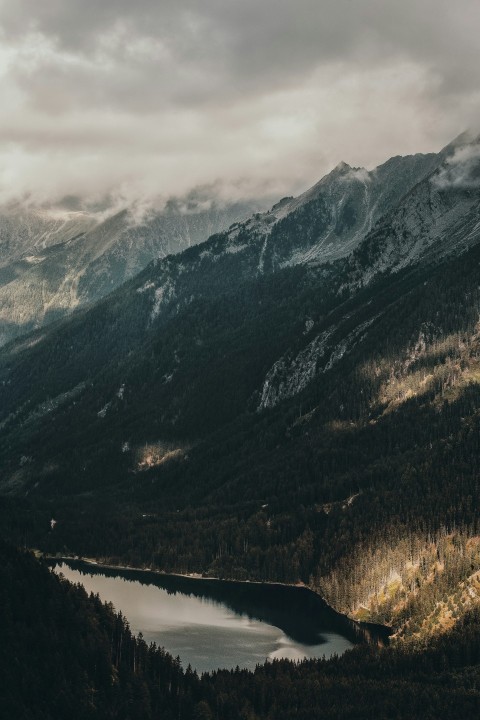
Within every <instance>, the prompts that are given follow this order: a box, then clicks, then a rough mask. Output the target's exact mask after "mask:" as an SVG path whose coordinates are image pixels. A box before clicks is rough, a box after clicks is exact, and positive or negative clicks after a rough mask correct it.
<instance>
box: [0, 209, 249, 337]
mask: <svg viewBox="0 0 480 720" xmlns="http://www.w3.org/2000/svg"><path fill="white" fill-rule="evenodd" d="M207 200H208V201H207ZM207 200H205V198H204V199H203V200H202V198H196V199H195V198H194V197H193V196H192V198H191V199H190V200H189V199H188V198H186V199H185V200H184V201H181V200H170V201H169V202H168V203H167V205H166V207H165V209H164V210H163V211H161V212H157V211H153V210H150V211H146V212H145V213H144V214H143V216H138V217H137V213H136V211H135V208H132V209H124V210H121V211H120V212H112V211H110V212H109V211H108V210H107V211H105V210H103V211H101V212H100V211H97V212H95V211H66V210H65V211H59V210H54V209H50V210H49V209H47V210H42V211H38V210H24V209H22V208H18V207H14V208H10V209H7V210H5V211H4V212H3V214H2V215H1V216H0V256H1V262H0V308H1V310H0V345H1V344H5V343H6V342H8V341H9V340H11V339H12V338H14V337H16V336H18V335H21V334H23V333H25V332H28V331H30V330H32V329H33V328H37V327H42V326H44V325H46V324H48V323H49V322H52V321H53V320H55V319H59V318H61V317H64V316H65V315H68V314H70V313H71V312H72V311H73V310H75V309H76V308H78V307H81V306H83V305H87V304H90V303H92V302H94V301H95V300H98V299H99V298H101V297H103V296H104V295H106V294H108V293H109V292H111V290H113V289H114V288H115V287H117V286H118V285H120V284H121V283H122V282H124V281H125V280H127V279H128V278H130V277H132V276H134V275H135V274H136V273H138V272H139V271H140V270H142V269H143V268H144V267H145V266H146V265H147V264H148V263H149V262H150V261H151V260H152V259H153V258H158V257H165V256H166V255H169V254H171V253H175V252H179V251H181V250H183V249H185V248H186V247H190V246H191V245H194V244H196V243H198V242H201V241H203V240H204V239H205V238H206V237H208V236H209V235H211V234H212V233H214V232H218V231H220V230H224V229H226V228H227V227H229V225H231V224H232V223H233V222H235V221H238V220H239V219H244V218H245V217H248V216H249V215H250V214H251V213H252V212H253V211H254V210H257V209H259V208H261V207H262V204H261V203H257V202H256V201H250V202H237V203H234V202H232V203H229V204H220V203H218V202H216V201H215V200H212V199H207ZM105 216H106V217H105Z"/></svg>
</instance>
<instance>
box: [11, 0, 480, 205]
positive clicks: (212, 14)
mask: <svg viewBox="0 0 480 720" xmlns="http://www.w3.org/2000/svg"><path fill="white" fill-rule="evenodd" d="M479 27H480V3H479V2H478V0H457V1H456V2H455V3H453V2H452V0H402V2H399V0H295V1H293V0H261V2H259V1H258V0H201V1H200V0H136V1H135V2H133V1H132V0H0V92H1V98H2V101H1V110H0V201H6V200H11V199H14V198H19V197H29V198H30V199H31V200H33V201H35V202H43V201H49V200H58V199H59V198H61V197H62V196H63V195H66V194H80V195H82V196H83V197H86V198H95V197H97V196H101V195H104V194H111V195H114V196H120V197H125V198H126V199H129V198H134V197H138V198H149V197H155V196H158V195H161V196H164V197H167V196H169V195H172V194H179V193H183V192H184V191H186V190H189V189H190V188H192V187H195V186H198V185H208V184H210V183H213V184H214V186H215V187H216V188H217V189H219V188H221V192H222V193H223V194H224V195H225V196H232V195H233V196H235V195H238V196H239V197H240V196H248V195H250V194H252V193H255V194H267V193H268V194H269V195H277V194H278V195H282V194H286V193H289V194H290V193H295V192H298V191H300V190H303V189H305V188H306V187H308V186H309V185H311V184H312V183H313V182H315V181H316V180H318V179H319V178H320V177H321V176H322V175H323V174H324V173H325V172H327V171H328V170H329V169H330V168H331V167H333V166H334V165H336V164H337V163H338V162H339V161H340V160H345V161H346V162H348V163H350V164H351V165H355V166H359V165H362V166H367V167H373V166H374V165H376V164H378V163H380V162H382V161H383V160H385V159H387V158H388V157H390V156H391V155H395V154H406V153H413V152H418V151H431V150H438V149H440V147H441V146H442V145H444V144H446V143H447V142H448V141H449V140H450V139H452V138H453V137H454V136H456V135H457V134H459V133H460V132H461V131H462V130H464V129H465V128H467V127H472V126H473V127H477V126H478V124H479V123H478V118H479V117H480V112H479V111H480V83H479V72H480V71H479V68H480V43H479V42H478V28H479Z"/></svg>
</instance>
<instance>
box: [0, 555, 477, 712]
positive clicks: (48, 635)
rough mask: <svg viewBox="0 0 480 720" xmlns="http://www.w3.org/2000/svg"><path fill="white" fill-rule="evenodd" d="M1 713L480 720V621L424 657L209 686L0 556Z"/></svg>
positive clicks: (391, 657) (77, 594) (262, 674)
mask: <svg viewBox="0 0 480 720" xmlns="http://www.w3.org/2000/svg"><path fill="white" fill-rule="evenodd" d="M0 580H1V582H0V610H1V615H2V643H1V645H0V676H1V678H2V682H1V684H0V701H1V713H2V717H5V718H7V717H8V718H14V717H15V718H25V720H27V718H28V720H37V719H38V720H50V719H51V720H56V719H57V718H58V720H64V718H66V717H70V718H72V719H77V718H78V719H82V720H84V719H85V720H88V719H90V718H92V719H94V718H99V719H100V718H102V720H103V719H107V718H112V719H114V718H115V719H117V718H118V719H122V720H137V719H138V720H149V719H150V718H151V719H152V720H154V719H156V718H158V719H160V718H162V719H165V718H166V719H170V718H171V719H172V720H174V719H175V720H199V719H200V718H202V719H203V720H206V719H214V718H215V719H218V720H247V719H248V720H263V719H265V720H266V719H267V718H275V719H277V718H278V720H287V719H288V720H289V719H290V718H291V719H292V720H293V719H294V718H295V719H297V718H304V719H305V720H306V719H307V718H313V717H318V718H325V719H326V720H330V719H331V720H333V719H334V718H337V719H338V720H340V718H341V719H342V720H343V719H345V718H349V719H350V718H351V719H352V720H354V719H356V718H358V719H360V718H361V719H365V718H379V719H381V718H388V719H391V718H419V719H420V718H422V719H424V718H427V719H430V718H431V719H432V720H433V719H434V718H435V719H438V718H445V719H447V718H448V719H449V720H456V719H458V720H460V719H461V720H465V718H473V717H476V716H477V715H478V713H479V712H480V687H479V681H480V680H479V671H478V663H479V662H480V654H479V653H480V615H479V611H478V609H477V610H472V611H470V612H469V613H467V614H466V615H465V616H464V617H463V618H462V621H461V622H460V623H459V624H458V625H457V626H456V627H455V628H454V629H453V630H452V631H450V632H449V633H447V634H445V635H443V636H442V637H441V638H438V639H435V640H430V641H429V642H428V643H425V644H424V646H423V647H421V648H419V647H415V648H411V647H403V648H396V649H391V648H390V649H383V650H381V649H375V648H373V647H371V648H369V649H368V648H365V647H360V648H358V649H355V650H352V651H349V652H347V653H346V654H345V655H344V656H342V657H341V658H336V659H335V658H334V659H332V660H329V661H321V660H319V661H303V662H299V663H292V662H289V661H273V662H269V663H267V664H266V665H264V666H259V667H257V669H256V670H255V672H253V673H252V672H248V671H245V670H238V669H237V670H232V671H225V670H223V671H218V672H215V673H211V674H204V675H203V676H201V677H198V675H197V674H196V673H195V672H193V671H192V670H191V669H190V668H182V666H181V664H180V661H179V659H175V658H172V657H171V656H170V655H168V654H167V653H166V652H165V651H164V650H162V649H161V648H158V647H155V646H154V645H151V646H150V647H148V646H147V645H146V643H145V642H144V641H143V639H142V638H141V637H139V638H136V637H133V636H132V633H131V631H130V629H129V626H128V621H127V619H126V618H124V617H122V616H121V614H117V613H116V612H115V610H114V608H112V607H111V605H108V604H102V602H101V601H100V600H99V598H98V596H93V595H91V596H90V597H89V596H87V594H86V592H85V590H84V589H83V588H82V587H81V586H74V585H71V584H70V583H68V582H67V581H65V580H62V579H60V578H58V577H57V576H56V575H54V574H52V573H51V572H50V571H49V570H48V568H47V567H46V566H45V565H43V564H41V562H39V561H38V560H36V559H35V558H34V557H33V556H32V555H30V554H29V553H25V552H23V551H17V550H15V549H14V548H13V547H12V546H11V545H7V544H5V543H4V542H3V541H2V542H1V544H0Z"/></svg>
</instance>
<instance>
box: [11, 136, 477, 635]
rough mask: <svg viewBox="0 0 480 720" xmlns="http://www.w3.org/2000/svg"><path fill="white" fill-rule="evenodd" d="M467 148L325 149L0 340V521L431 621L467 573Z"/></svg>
mask: <svg viewBox="0 0 480 720" xmlns="http://www.w3.org/2000/svg"><path fill="white" fill-rule="evenodd" d="M479 148H480V144H479V141H478V139H469V138H465V137H463V138H460V139H457V141H455V142H454V143H452V144H451V145H450V146H447V148H445V150H443V151H442V152H441V153H439V154H438V155H435V156H432V155H425V156H413V157H408V158H403V159H401V158H394V159H392V160H391V161H389V162H387V163H385V164H384V165H382V166H380V168H378V169H377V170H376V171H372V172H371V173H366V171H359V170H352V169H351V168H348V166H345V165H344V164H342V165H340V166H338V167H337V168H335V170H334V171H333V172H332V173H330V174H329V175H328V176H326V178H324V179H323V180H321V181H320V183H318V184H317V185H316V186H315V187H314V188H313V189H312V190H311V191H309V192H307V193H306V194H305V195H303V196H301V197H300V198H297V199H296V200H293V199H284V200H283V201H280V203H278V204H277V205H276V206H274V207H273V208H272V210H271V211H270V212H267V213H263V214H256V215H255V216H253V217H252V218H250V219H249V220H247V221H245V222H243V223H238V224H236V225H234V226H233V227H230V228H229V229H228V230H227V231H225V232H223V233H219V234H216V235H214V236H212V237H211V238H210V239H209V240H208V241H207V242H205V243H202V244H200V245H197V246H195V247H192V248H189V249H187V250H185V251H184V252H183V253H181V254H179V255H176V256H169V257H168V258H165V259H163V260H158V261H156V262H153V263H151V264H150V265H148V266H147V267H146V268H145V269H144V270H143V271H142V272H141V273H139V274H138V275H136V276H135V277H134V278H132V279H131V280H129V281H128V282H127V283H125V284H124V285H122V286H121V287H120V288H118V289H117V290H115V291H114V292H113V293H112V294H110V295H109V296H108V297H106V298H104V299H102V300H101V301H100V302H98V303H96V304H95V305H94V306H93V307H91V308H88V309H84V310H80V311H78V312H77V313H76V314H75V315H74V316H73V317H72V318H71V319H69V320H68V321H63V322H60V323H56V324H55V325H52V326H51V327H50V328H49V329H44V330H42V331H41V332H35V333H32V334H30V335H28V336H26V337H24V338H22V339H21V340H19V341H17V342H16V343H12V344H10V345H9V346H7V347H6V348H4V349H3V352H2V353H1V355H0V400H1V401H0V408H1V416H0V423H1V431H2V435H1V439H0V458H1V466H2V468H3V470H2V476H1V480H0V488H1V491H2V493H3V499H2V503H3V510H2V513H3V514H2V522H3V524H4V527H5V529H6V530H5V531H6V532H8V533H9V534H10V535H11V536H12V537H19V538H22V537H24V536H25V534H26V533H27V534H28V535H29V537H30V542H32V543H35V544H38V545H40V546H42V547H44V548H46V549H49V550H51V551H54V552H57V551H60V550H65V548H67V549H70V550H72V551H74V552H76V553H79V552H81V553H85V554H90V555H96V556H97V557H99V556H101V557H104V558H108V559H109V560H110V561H113V562H115V561H117V562H118V561H122V562H125V561H128V562H129V563H132V564H139V565H141V564H147V563H148V564H149V565H152V566H157V567H161V568H162V569H167V570H176V571H179V570H180V571H195V572H209V573H211V574H215V575H222V576H230V577H237V578H252V579H262V580H263V579H271V580H283V581H286V582H296V581H298V580H302V581H303V582H306V583H309V584H310V585H311V586H312V587H314V588H316V589H318V590H319V591H320V592H321V593H322V594H323V595H324V596H325V597H326V598H327V599H328V600H329V602H331V603H332V604H333V605H334V606H335V607H337V608H339V609H341V610H343V611H346V612H349V613H350V614H352V615H355V616H356V617H363V618H368V619H372V620H375V621H381V622H389V623H391V624H392V625H393V626H394V627H395V629H396V630H397V632H398V633H399V634H401V635H402V637H403V636H405V637H406V636H409V635H412V634H414V633H417V634H420V635H422V634H424V635H425V634H428V633H430V632H436V631H438V630H439V629H440V628H441V627H443V626H445V627H447V626H450V627H451V625H452V623H454V622H456V621H457V619H458V618H460V617H462V613H464V612H465V611H466V609H467V608H468V607H470V606H471V604H472V603H473V604H475V602H477V599H478V587H477V585H478V583H477V580H478V575H477V573H478V572H479V571H480V555H479V550H478V549H479V542H478V536H479V534H480V528H479V527H478V517H477V515H478V514H477V498H478V493H479V492H480V485H479V477H480V466H479V462H478V458H479V453H478V449H479V448H478V437H480V435H479V430H480V416H479V414H478V409H477V408H478V407H479V405H480V392H479V389H478V377H480V376H479V374H478V373H479V365H478V358H479V357H480V355H479V353H480V350H479V348H480V345H479V328H478V307H479V302H480V296H479V291H478V268H479V265H480V243H479V240H480V224H479V222H478V218H479V214H480V183H479V181H478V178H479V168H480V151H479ZM367 175H368V177H369V179H368V180H367ZM367 189H368V201H367ZM346 208H349V209H348V210H346ZM52 514H54V515H55V516H56V519H57V520H58V526H57V527H56V529H55V533H49V532H48V531H47V527H48V520H49V519H50V517H52ZM442 603H443V605H442ZM439 608H443V609H442V610H441V613H440V609H439Z"/></svg>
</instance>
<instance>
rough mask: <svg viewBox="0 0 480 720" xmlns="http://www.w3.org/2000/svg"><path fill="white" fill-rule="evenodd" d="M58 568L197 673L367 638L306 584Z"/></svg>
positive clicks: (338, 649) (337, 649)
mask: <svg viewBox="0 0 480 720" xmlns="http://www.w3.org/2000/svg"><path fill="white" fill-rule="evenodd" d="M55 570H56V572H61V573H62V574H63V575H64V576H65V577H66V578H67V579H68V580H71V581H72V582H75V583H77V582H79V583H81V584H82V585H83V586H84V587H85V588H86V590H87V591H88V592H93V593H98V594H99V595H100V597H101V598H102V600H104V601H109V602H112V603H113V605H114V606H115V609H116V610H117V611H120V610H121V612H122V613H123V614H124V615H125V616H126V617H127V619H128V621H129V623H130V627H131V629H132V631H133V632H134V633H139V632H141V633H142V634H143V637H144V638H145V640H146V641H147V642H148V643H150V642H155V643H157V645H160V646H163V647H164V648H165V649H166V650H167V651H168V652H170V653H171V654H172V655H173V656H175V657H176V656H180V659H181V661H182V665H183V667H184V668H186V667H187V666H188V665H189V664H190V665H191V666H192V667H193V668H194V669H196V670H197V671H198V672H205V671H210V670H216V669H218V668H235V667H236V666H237V665H238V666H239V667H240V668H248V669H250V670H253V669H254V668H255V666H256V665H257V664H258V663H264V662H265V661H267V660H273V659H274V658H288V659H291V660H300V659H302V658H320V657H323V656H325V657H330V656H331V655H333V654H335V653H336V654H338V655H340V654H342V653H343V652H345V650H347V649H348V648H351V647H352V646H353V644H355V643H357V642H361V641H364V640H365V637H364V632H363V631H362V630H361V629H360V628H359V627H358V626H357V625H356V624H355V623H353V622H351V621H350V620H348V619H347V618H345V617H344V616H342V615H339V614H338V613H335V612H334V611H333V610H331V608H329V607H328V606H327V605H326V604H325V603H324V602H323V601H322V600H321V598H319V597H318V596H317V595H315V594H314V593H312V592H311V591H309V590H307V589H306V588H301V587H298V588H297V587H286V586H283V585H270V584H261V583H239V582H230V581H219V580H205V579H192V578H187V577H181V576H175V575H161V574H158V573H153V572H148V571H133V570H132V571H130V570H126V571H123V570H122V571H119V570H116V569H115V570H112V569H107V568H104V567H100V566H98V567H97V566H95V565H91V564H86V563H82V562H79V561H68V564H66V562H62V563H61V564H57V565H56V567H55Z"/></svg>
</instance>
